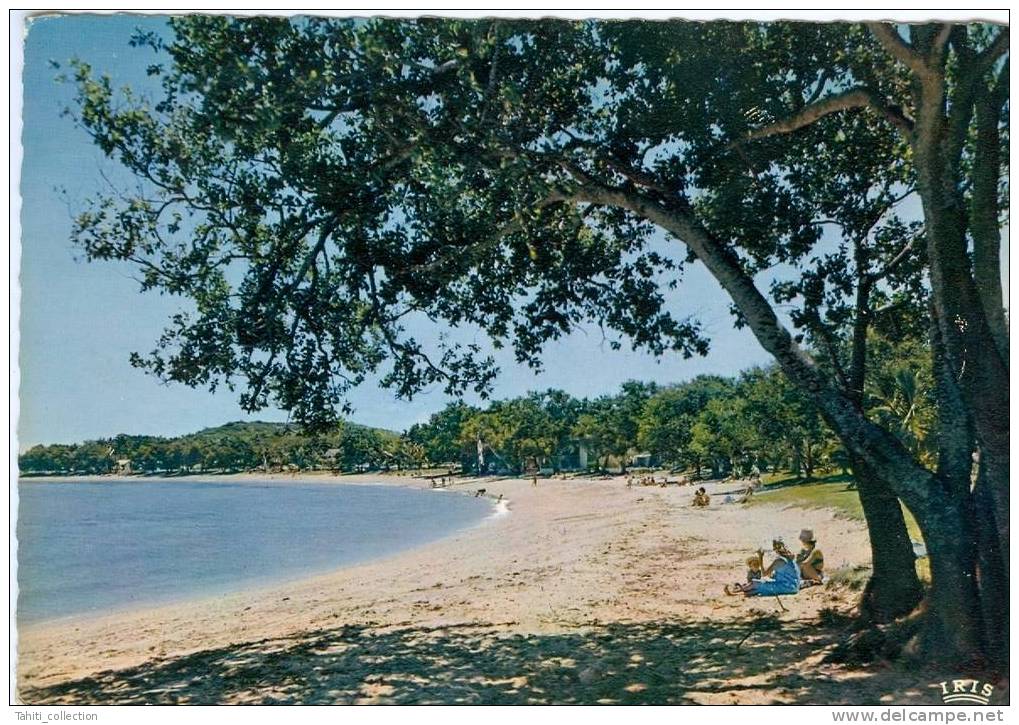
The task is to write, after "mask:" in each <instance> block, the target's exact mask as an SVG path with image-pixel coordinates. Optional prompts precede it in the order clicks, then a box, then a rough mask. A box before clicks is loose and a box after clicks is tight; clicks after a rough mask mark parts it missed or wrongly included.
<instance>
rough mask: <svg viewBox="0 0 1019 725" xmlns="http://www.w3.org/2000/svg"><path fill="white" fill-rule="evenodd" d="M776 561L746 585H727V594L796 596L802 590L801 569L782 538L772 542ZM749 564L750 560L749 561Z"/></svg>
mask: <svg viewBox="0 0 1019 725" xmlns="http://www.w3.org/2000/svg"><path fill="white" fill-rule="evenodd" d="M771 548H772V551H774V552H775V556H776V558H775V560H774V561H773V562H771V566H769V567H768V568H767V569H765V570H764V572H763V574H762V576H761V577H760V578H757V579H749V572H748V581H747V583H746V584H735V585H727V586H726V587H725V593H726V594H729V595H733V594H745V595H746V596H748V597H766V596H774V595H777V594H796V593H797V592H798V591H799V590H800V567H799V566H798V565H797V564H796V560H795V557H794V556H793V553H792V552H791V551H789V549H788V548H786V545H785V542H784V541H783V540H782V538H781V537H776V538H774V539H773V540H772V542H771ZM747 561H748V562H749V559H748V560H747ZM761 561H762V562H763V552H761Z"/></svg>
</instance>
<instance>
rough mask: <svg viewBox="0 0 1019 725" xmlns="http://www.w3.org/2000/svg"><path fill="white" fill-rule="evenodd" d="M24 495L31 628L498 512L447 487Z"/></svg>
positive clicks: (255, 579) (65, 490)
mask: <svg viewBox="0 0 1019 725" xmlns="http://www.w3.org/2000/svg"><path fill="white" fill-rule="evenodd" d="M18 495H19V516H18V525H17V536H18V554H17V560H18V576H17V579H18V588H19V594H18V621H19V622H26V623H27V622H36V621H40V620H49V619H54V618H59V617H65V616H69V615H78V614H103V613H107V612H111V611H117V610H123V609H129V608H133V607H136V606H143V605H150V604H159V603H165V602H169V601H175V600H180V599H186V598H191V597H195V596H205V595H215V594H221V593H226V592H230V591H234V590H237V589H242V588H245V587H248V586H258V585H262V584H271V583H276V582H280V581H286V580H289V579H297V578H302V577H305V576H311V575H314V574H318V573H324V572H327V571H330V570H333V569H336V568H339V567H342V566H348V565H352V564H359V563H363V562H365V561H369V560H372V559H376V558H379V557H383V556H387V555H390V554H394V553H396V552H398V551H401V550H404V549H409V548H413V547H415V546H419V545H421V544H425V543H428V542H430V541H434V540H437V539H440V538H442V537H444V536H447V535H449V534H452V533H454V532H456V531H459V530H462V529H465V528H467V527H470V526H472V525H475V524H478V523H480V522H481V521H482V520H484V519H485V518H486V517H487V516H489V515H491V514H492V512H493V506H492V502H491V501H490V500H488V499H484V498H477V499H476V498H473V497H469V496H462V495H457V494H455V493H452V492H448V491H432V490H420V489H412V488H403V487H396V486H372V485H352V484H342V485H337V484H331V483H289V482H288V483H276V482H257V481H251V482H243V483H237V482H214V481H194V480H189V481H173V480H153V479H146V480H144V481H116V482H113V481H110V482H106V481H103V482H94V481H80V480H79V481H75V480H74V479H70V480H67V481H45V482H37V481H30V480H29V481H21V482H20V484H19V486H18Z"/></svg>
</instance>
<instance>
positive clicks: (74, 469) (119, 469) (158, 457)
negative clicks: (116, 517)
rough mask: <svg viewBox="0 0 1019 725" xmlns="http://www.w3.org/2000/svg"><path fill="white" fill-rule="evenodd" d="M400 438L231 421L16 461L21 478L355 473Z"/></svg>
mask: <svg viewBox="0 0 1019 725" xmlns="http://www.w3.org/2000/svg"><path fill="white" fill-rule="evenodd" d="M402 445H403V439H402V437H401V435H400V434H399V433H396V432H394V431H391V430H386V429H383V428H373V427H370V426H365V425H360V424H358V423H351V422H343V423H340V424H338V425H337V426H336V428H335V429H334V430H331V431H327V432H325V433H317V434H307V433H304V432H303V431H302V430H301V429H300V427H298V426H296V425H293V424H289V423H279V422H269V421H233V422H230V423H225V424H223V425H219V426H214V427H211V428H204V429H202V430H200V431H197V432H195V433H187V434H184V435H181V436H174V437H163V436H138V435H128V434H121V435H116V436H113V437H112V438H102V439H99V440H93V441H85V442H83V443H78V444H71V445H63V444H56V445H48V446H47V445H38V446H34V447H33V448H30V449H29V450H27V451H25V452H24V453H23V454H21V455H20V456H19V457H18V467H19V469H20V471H21V473H22V474H24V475H44V474H105V473H160V472H163V473H166V472H173V473H193V472H198V471H202V472H212V471H238V470H247V469H252V468H262V469H265V468H275V469H277V470H282V469H288V470H291V469H294V468H297V469H306V468H323V467H325V468H338V469H344V470H355V469H357V470H360V469H364V468H381V467H387V466H390V465H393V464H394V462H395V461H397V460H399V459H401V455H402Z"/></svg>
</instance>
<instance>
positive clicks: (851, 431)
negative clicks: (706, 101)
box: [577, 174, 931, 517]
mask: <svg viewBox="0 0 1019 725" xmlns="http://www.w3.org/2000/svg"><path fill="white" fill-rule="evenodd" d="M578 181H580V183H581V188H580V189H579V190H578V194H577V196H578V197H579V198H580V199H581V200H583V201H588V202H590V203H593V204H603V205H606V206H615V207H620V208H623V209H627V210H629V211H631V212H632V213H634V214H636V215H637V216H639V217H642V218H644V219H647V220H648V221H651V222H653V223H655V224H657V225H658V226H659V227H661V228H662V229H664V230H666V231H668V232H669V233H670V234H672V235H673V236H674V237H676V238H677V239H680V240H682V242H683V243H684V244H686V245H687V247H688V248H689V249H690V250H691V251H692V252H693V253H694V254H695V255H696V256H697V258H698V259H700V260H701V261H702V262H703V263H704V265H705V266H706V267H707V268H708V270H709V271H710V272H711V273H712V275H713V276H714V277H715V279H716V280H718V282H719V283H720V284H721V286H722V287H723V289H725V290H726V292H727V293H728V294H729V296H730V297H731V298H732V300H733V302H734V303H735V304H736V306H737V307H738V308H739V310H740V312H741V313H742V314H743V316H744V318H745V319H746V321H747V324H748V326H749V327H750V329H751V331H752V332H753V333H754V335H755V337H756V338H757V340H758V341H759V342H760V343H761V345H762V346H763V347H764V349H765V350H767V351H768V352H770V353H771V354H772V355H773V356H774V357H775V359H776V361H777V362H778V364H779V366H780V367H781V368H782V369H783V371H784V372H785V373H786V375H788V376H789V378H790V379H791V380H792V381H794V382H795V383H796V384H797V385H799V386H801V387H802V388H803V389H804V390H806V391H807V392H808V393H809V394H810V395H811V397H812V398H813V399H814V400H815V402H816V403H817V404H818V407H819V408H820V409H821V411H822V413H823V414H824V417H825V419H826V420H827V421H828V422H829V424H831V425H832V427H833V428H834V429H835V430H836V431H837V432H838V433H839V435H840V437H841V438H842V440H843V441H845V442H846V444H847V445H848V446H852V447H854V448H855V449H856V450H855V451H854V452H855V453H857V454H858V455H860V456H861V457H863V458H865V460H867V462H868V463H869V464H870V465H872V466H874V467H875V469H876V470H880V471H882V472H883V473H884V474H885V475H887V477H888V480H889V484H891V485H893V486H894V488H895V492H896V494H897V495H899V496H900V497H901V498H902V499H903V501H905V502H906V505H907V506H909V507H910V509H911V510H912V511H913V513H914V514H916V515H918V516H921V517H922V516H923V515H924V513H925V512H926V510H927V506H928V505H929V504H928V502H929V494H930V485H929V484H930V478H931V474H930V472H929V471H927V470H926V469H924V468H923V467H921V466H919V465H918V464H917V463H916V462H915V461H914V460H913V458H912V456H911V455H910V454H909V453H908V452H907V451H906V450H905V449H904V448H903V447H902V444H901V443H899V441H898V440H897V439H896V438H895V437H894V436H892V435H891V434H889V433H888V432H887V431H885V430H883V429H881V428H879V427H878V426H876V425H874V424H873V423H871V422H870V421H869V420H868V419H867V417H866V416H865V415H864V414H863V412H862V411H861V410H860V409H859V408H858V407H857V406H856V405H855V404H854V403H853V402H852V400H850V399H849V398H848V397H847V396H846V395H845V394H843V393H841V392H839V391H838V390H837V389H836V388H834V387H833V386H832V385H830V383H829V382H828V381H827V380H826V379H825V376H824V374H823V373H822V372H821V371H820V370H819V369H818V367H817V365H816V363H815V362H814V361H813V360H812V359H811V358H810V356H809V355H807V353H806V352H805V351H804V350H803V349H802V348H800V346H799V345H797V344H796V342H795V341H794V340H793V337H792V335H791V334H790V333H789V331H788V330H787V329H786V328H785V326H783V325H782V323H781V322H780V321H779V319H778V317H777V316H776V314H775V311H774V309H773V308H772V306H771V304H770V303H769V302H768V300H767V299H766V298H765V297H764V295H763V294H762V293H761V291H760V290H758V289H757V286H756V285H755V284H754V281H753V278H752V277H751V276H750V275H749V274H747V272H746V270H744V269H743V267H742V265H741V264H740V262H739V259H738V258H737V257H736V255H735V254H733V252H732V251H731V250H730V249H729V248H728V247H727V246H726V245H724V244H723V243H721V242H720V241H718V240H716V239H715V238H714V237H713V236H712V235H711V233H710V232H709V231H708V230H707V229H706V228H704V227H703V226H702V225H701V224H700V223H699V222H698V221H697V220H696V219H694V218H693V217H692V216H690V215H689V214H688V213H686V212H684V211H682V210H680V209H677V208H674V207H670V206H666V205H665V204H663V203H660V202H656V201H653V200H650V199H647V198H645V197H643V196H641V195H639V194H636V193H633V192H627V191H623V190H620V189H615V188H612V187H608V186H605V185H604V184H601V183H600V182H597V181H593V180H592V179H590V177H588V176H587V175H586V174H581V176H580V177H579V178H578Z"/></svg>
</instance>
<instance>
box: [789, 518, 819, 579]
mask: <svg viewBox="0 0 1019 725" xmlns="http://www.w3.org/2000/svg"><path fill="white" fill-rule="evenodd" d="M800 543H801V544H803V548H802V549H800V553H798V554H797V555H796V563H797V564H799V565H800V576H801V577H802V578H803V586H813V585H814V584H820V583H821V582H822V581H824V554H822V553H821V550H820V549H818V548H817V539H815V538H814V532H813V531H812V530H811V529H803V531H801V532H800Z"/></svg>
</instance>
